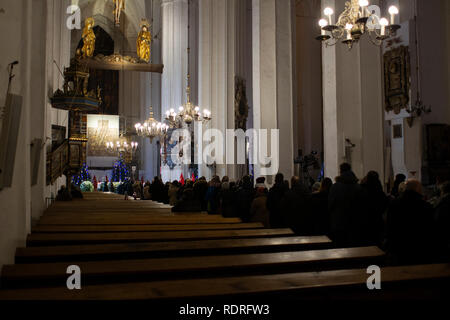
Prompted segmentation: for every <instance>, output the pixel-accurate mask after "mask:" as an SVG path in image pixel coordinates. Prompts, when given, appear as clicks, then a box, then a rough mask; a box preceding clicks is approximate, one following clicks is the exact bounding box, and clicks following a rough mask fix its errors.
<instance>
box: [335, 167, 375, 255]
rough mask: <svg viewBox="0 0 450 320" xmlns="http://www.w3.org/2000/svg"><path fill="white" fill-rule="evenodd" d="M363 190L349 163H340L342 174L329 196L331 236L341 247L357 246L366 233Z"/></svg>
mask: <svg viewBox="0 0 450 320" xmlns="http://www.w3.org/2000/svg"><path fill="white" fill-rule="evenodd" d="M363 201H364V200H363V192H362V188H361V186H360V185H359V184H358V178H356V176H355V174H354V173H353V171H352V167H351V166H350V164H348V163H343V164H341V165H340V176H338V177H337V178H336V183H335V184H334V185H333V186H332V187H331V190H330V194H329V196H328V209H329V212H330V236H331V238H332V240H333V241H334V242H335V243H336V245H337V246H339V247H347V246H357V245H358V244H359V243H360V242H361V239H362V238H363V235H364V233H365V230H364V227H365V225H366V219H367V215H366V214H365V213H364V212H363V210H362V209H363V205H362V204H363Z"/></svg>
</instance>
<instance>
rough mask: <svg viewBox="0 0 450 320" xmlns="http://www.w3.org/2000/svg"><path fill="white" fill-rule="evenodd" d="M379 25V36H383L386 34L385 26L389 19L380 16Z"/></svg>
mask: <svg viewBox="0 0 450 320" xmlns="http://www.w3.org/2000/svg"><path fill="white" fill-rule="evenodd" d="M380 25H381V36H385V35H386V27H387V26H388V25H389V21H388V20H387V19H386V18H381V19H380Z"/></svg>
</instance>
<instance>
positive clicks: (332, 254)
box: [1, 247, 384, 288]
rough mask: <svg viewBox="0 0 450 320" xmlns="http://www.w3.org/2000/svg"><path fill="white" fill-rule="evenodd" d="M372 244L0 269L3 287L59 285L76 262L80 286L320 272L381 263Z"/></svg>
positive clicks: (381, 258)
mask: <svg viewBox="0 0 450 320" xmlns="http://www.w3.org/2000/svg"><path fill="white" fill-rule="evenodd" d="M383 257H384V252H383V251H382V250H381V249H379V248H377V247H361V248H346V249H326V250H310V251H300V252H281V253H256V254H244V255H225V256H200V257H181V258H159V259H141V260H116V261H96V262H91V261H88V262H67V263H43V264H18V265H6V266H4V267H3V270H2V275H1V283H2V287H3V288H12V287H22V286H25V287H33V286H41V287H45V286H53V285H64V286H65V283H66V279H67V273H66V271H67V267H68V266H69V265H71V264H75V265H78V266H79V267H80V269H81V272H82V281H83V283H84V284H85V285H89V284H100V283H120V282H137V281H146V280H159V279H177V278H179V279H182V278H198V277H205V276H208V277H213V276H235V275H237V274H241V275H253V274H258V273H260V274H268V273H280V272H286V271H289V272H295V271H308V270H326V269H331V268H334V269H336V268H344V267H355V266H359V267H361V266H368V265H370V264H373V263H377V264H380V263H382V262H383Z"/></svg>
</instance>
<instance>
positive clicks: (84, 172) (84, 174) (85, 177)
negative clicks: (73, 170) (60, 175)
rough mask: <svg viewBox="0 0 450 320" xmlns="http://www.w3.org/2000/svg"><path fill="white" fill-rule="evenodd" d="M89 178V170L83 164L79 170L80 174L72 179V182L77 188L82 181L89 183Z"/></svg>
mask: <svg viewBox="0 0 450 320" xmlns="http://www.w3.org/2000/svg"><path fill="white" fill-rule="evenodd" d="M90 180H91V176H90V174H89V169H88V166H87V164H86V163H83V166H82V167H81V169H80V173H79V174H78V175H76V176H74V177H72V182H73V183H74V184H76V185H77V186H79V185H81V184H82V183H83V182H84V181H90Z"/></svg>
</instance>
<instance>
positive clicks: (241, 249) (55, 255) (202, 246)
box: [16, 236, 331, 263]
mask: <svg viewBox="0 0 450 320" xmlns="http://www.w3.org/2000/svg"><path fill="white" fill-rule="evenodd" d="M330 246H331V240H330V239H329V238H328V237H326V236H314V237H283V238H256V239H222V240H196V241H181V242H179V241H178V242H152V243H120V244H101V245H79V246H56V247H31V248H18V249H17V250H16V263H38V262H61V261H99V260H119V259H120V260H123V259H142V258H158V257H180V256H194V255H219V254H243V253H261V252H281V251H301V250H312V249H321V248H322V249H323V248H329V247H330Z"/></svg>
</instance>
